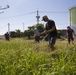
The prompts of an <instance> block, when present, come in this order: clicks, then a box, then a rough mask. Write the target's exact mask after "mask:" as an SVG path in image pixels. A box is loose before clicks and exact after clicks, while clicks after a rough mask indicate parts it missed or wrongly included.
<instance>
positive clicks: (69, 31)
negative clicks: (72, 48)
mask: <svg viewBox="0 0 76 75" xmlns="http://www.w3.org/2000/svg"><path fill="white" fill-rule="evenodd" d="M74 35H75V33H74V30H73V29H71V28H70V26H68V27H67V38H68V43H69V44H70V41H72V44H74V42H73V41H74Z"/></svg>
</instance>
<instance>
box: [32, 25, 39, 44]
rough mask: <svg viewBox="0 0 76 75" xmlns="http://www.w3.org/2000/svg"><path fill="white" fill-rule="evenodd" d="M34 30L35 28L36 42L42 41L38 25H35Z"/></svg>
mask: <svg viewBox="0 0 76 75" xmlns="http://www.w3.org/2000/svg"><path fill="white" fill-rule="evenodd" d="M33 30H34V38H35V41H36V42H38V43H39V42H40V33H39V30H38V29H37V27H36V26H33Z"/></svg>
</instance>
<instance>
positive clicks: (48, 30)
mask: <svg viewBox="0 0 76 75" xmlns="http://www.w3.org/2000/svg"><path fill="white" fill-rule="evenodd" d="M42 21H44V22H46V27H45V31H43V32H42V33H41V34H48V35H49V37H48V41H49V45H50V48H51V51H52V50H54V49H55V47H54V45H55V42H56V38H57V28H56V25H55V22H54V21H53V20H50V19H49V18H48V17H47V16H46V15H45V16H43V17H42Z"/></svg>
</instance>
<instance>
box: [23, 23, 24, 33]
mask: <svg viewBox="0 0 76 75" xmlns="http://www.w3.org/2000/svg"><path fill="white" fill-rule="evenodd" d="M23 32H24V23H23Z"/></svg>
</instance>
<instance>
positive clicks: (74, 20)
mask: <svg viewBox="0 0 76 75" xmlns="http://www.w3.org/2000/svg"><path fill="white" fill-rule="evenodd" d="M69 22H70V27H71V28H72V29H73V30H74V31H75V34H76V7H71V8H70V9H69Z"/></svg>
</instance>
